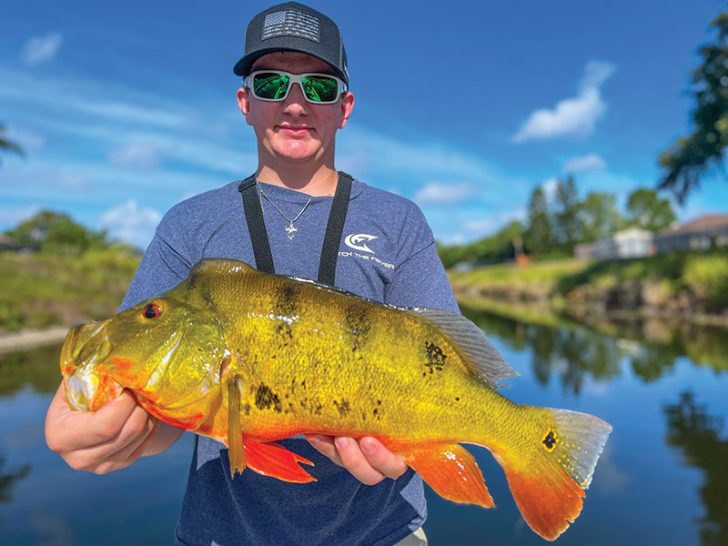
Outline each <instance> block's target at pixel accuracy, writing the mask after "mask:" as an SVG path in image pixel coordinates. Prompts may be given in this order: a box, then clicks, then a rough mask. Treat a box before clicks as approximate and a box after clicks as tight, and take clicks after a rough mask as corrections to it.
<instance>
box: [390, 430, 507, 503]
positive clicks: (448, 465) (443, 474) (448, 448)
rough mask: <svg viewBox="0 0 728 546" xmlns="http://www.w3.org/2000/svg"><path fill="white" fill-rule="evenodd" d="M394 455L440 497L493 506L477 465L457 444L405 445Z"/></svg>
mask: <svg viewBox="0 0 728 546" xmlns="http://www.w3.org/2000/svg"><path fill="white" fill-rule="evenodd" d="M397 452H398V453H400V454H401V455H402V457H403V458H404V459H405V461H407V464H408V465H409V466H411V467H412V468H413V469H414V471H415V472H417V473H418V474H419V475H420V477H421V478H422V479H423V480H424V481H425V483H427V485H429V486H430V487H432V489H434V490H435V492H436V493H437V494H438V495H440V496H441V497H444V498H446V499H448V500H451V501H453V502H460V503H469V504H477V505H478V506H482V507H483V508H493V506H495V505H494V504H493V499H492V498H491V496H490V493H489V492H488V488H487V487H486V486H485V481H483V474H482V473H481V472H480V468H478V463H476V462H475V459H474V458H473V456H472V455H471V454H470V453H468V452H467V451H466V450H465V448H463V447H460V446H459V445H458V444H428V445H424V446H408V447H407V448H406V449H398V450H397Z"/></svg>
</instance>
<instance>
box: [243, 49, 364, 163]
mask: <svg viewBox="0 0 728 546" xmlns="http://www.w3.org/2000/svg"><path fill="white" fill-rule="evenodd" d="M255 70H284V71H286V72H290V73H292V74H303V73H306V72H318V73H321V74H334V72H333V70H331V68H330V67H329V65H327V64H326V63H325V62H323V61H321V60H319V59H317V58H315V57H312V56H310V55H306V54H305V53H298V52H294V51H281V52H276V53H269V54H267V55H263V56H262V57H261V58H259V59H258V60H257V61H255V63H254V64H253V67H252V69H251V71H255ZM237 96H238V105H239V106H240V111H241V112H242V113H243V115H244V116H245V120H246V121H247V122H248V125H251V126H252V127H253V130H254V131H255V135H256V137H257V139H258V150H259V153H260V154H264V155H265V156H267V157H268V158H270V159H272V160H274V161H278V160H283V161H288V162H295V163H306V162H310V161H313V162H322V163H323V162H327V163H329V164H330V165H333V159H334V139H335V136H336V131H337V129H342V128H343V127H344V126H345V125H346V121H347V120H348V119H349V115H350V114H351V111H352V109H353V107H354V95H353V94H352V93H350V92H349V93H346V94H345V95H343V96H342V98H341V99H340V100H339V101H337V102H335V103H334V104H313V103H310V102H308V101H307V100H306V99H305V98H304V96H303V92H302V91H301V88H300V86H299V85H298V84H292V87H291V90H290V91H289V93H288V97H286V99H285V100H283V101H279V102H269V101H262V100H259V99H257V98H255V97H254V96H253V94H252V92H251V91H250V90H248V89H242V88H241V89H239V90H238V93H237Z"/></svg>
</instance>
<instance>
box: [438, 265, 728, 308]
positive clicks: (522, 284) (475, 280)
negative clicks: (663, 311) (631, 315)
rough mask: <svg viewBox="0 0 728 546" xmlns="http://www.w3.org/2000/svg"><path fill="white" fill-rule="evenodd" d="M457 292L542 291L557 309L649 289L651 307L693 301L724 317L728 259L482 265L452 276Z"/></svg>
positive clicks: (727, 306) (509, 293) (512, 294)
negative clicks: (681, 299) (671, 302)
mask: <svg viewBox="0 0 728 546" xmlns="http://www.w3.org/2000/svg"><path fill="white" fill-rule="evenodd" d="M450 279H451V281H452V284H453V286H454V287H455V289H456V291H457V292H459V293H463V294H478V293H481V294H487V295H488V297H492V295H493V294H498V289H507V290H506V291H504V292H503V293H505V294H507V295H509V296H511V297H512V296H514V295H517V294H518V292H519V291H522V292H524V293H525V292H526V291H527V290H528V291H530V293H532V294H533V293H536V292H540V293H541V294H543V296H544V297H546V298H547V299H548V301H549V303H550V304H551V305H552V306H553V307H554V308H556V309H559V310H562V309H563V308H564V307H565V306H568V305H569V302H570V301H572V300H573V301H579V302H581V303H589V302H593V303H599V302H603V301H606V300H607V299H609V298H610V297H613V296H614V294H615V293H619V292H620V291H622V292H629V291H631V292H633V293H637V294H640V293H643V291H644V290H649V291H650V294H651V295H652V297H653V299H654V300H657V302H655V301H653V302H652V304H653V305H658V306H659V305H660V302H663V303H664V305H665V306H668V305H669V303H670V300H673V301H674V300H675V298H679V297H682V298H684V299H688V300H690V301H691V302H694V303H695V305H696V309H697V310H699V311H700V312H707V313H713V314H720V313H722V312H724V311H726V310H728V254H727V253H725V252H713V253H707V254H698V253H690V252H674V253H670V254H666V255H661V256H653V257H649V258H640V259H632V260H612V261H604V262H588V261H580V260H573V259H569V260H554V261H549V262H535V263H531V264H529V265H527V266H524V267H517V266H515V265H513V264H501V265H494V266H484V267H479V268H475V269H472V270H470V271H465V272H451V273H450Z"/></svg>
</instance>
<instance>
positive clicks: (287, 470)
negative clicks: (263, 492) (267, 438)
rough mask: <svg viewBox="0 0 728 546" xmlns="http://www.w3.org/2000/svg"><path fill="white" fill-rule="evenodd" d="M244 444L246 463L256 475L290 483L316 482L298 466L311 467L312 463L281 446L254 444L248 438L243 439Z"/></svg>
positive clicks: (263, 443) (270, 443)
mask: <svg viewBox="0 0 728 546" xmlns="http://www.w3.org/2000/svg"><path fill="white" fill-rule="evenodd" d="M244 444H245V455H246V463H247V465H248V467H250V468H251V469H252V470H255V471H256V472H257V473H258V474H262V475H263V476H271V477H273V478H278V479H279V480H283V481H285V482H291V483H309V482H315V481H316V478H314V477H313V476H311V474H309V473H308V472H306V471H305V470H304V469H303V468H301V466H300V465H301V464H306V465H310V466H313V463H312V462H311V461H309V460H308V459H306V458H305V457H301V456H300V455H296V454H295V453H293V452H292V451H289V450H287V449H286V448H285V447H283V446H282V445H280V444H276V443H274V442H256V441H255V440H252V439H251V438H250V436H247V437H246V438H245V441H244Z"/></svg>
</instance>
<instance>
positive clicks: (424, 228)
mask: <svg viewBox="0 0 728 546" xmlns="http://www.w3.org/2000/svg"><path fill="white" fill-rule="evenodd" d="M403 225H404V229H403V231H402V235H401V236H400V239H401V241H400V253H399V256H398V260H397V261H398V266H397V268H396V270H395V273H394V275H393V277H392V280H391V282H389V283H388V284H387V286H386V288H385V293H384V302H385V303H389V304H392V305H398V306H401V307H429V308H431V309H442V310H445V311H450V312H452V313H458V314H459V313H460V309H459V307H458V304H457V302H456V301H455V296H454V295H453V293H452V288H451V286H450V281H449V280H448V278H447V274H446V273H445V268H444V267H443V265H442V262H441V261H440V257H439V256H438V255H437V248H436V246H435V239H434V236H433V235H432V230H431V229H430V226H429V225H428V224H427V220H425V217H424V215H423V214H422V212H421V211H420V210H419V208H417V207H416V206H414V205H413V206H412V209H411V210H410V211H409V212H408V214H407V215H406V216H405V222H404V224H403Z"/></svg>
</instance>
